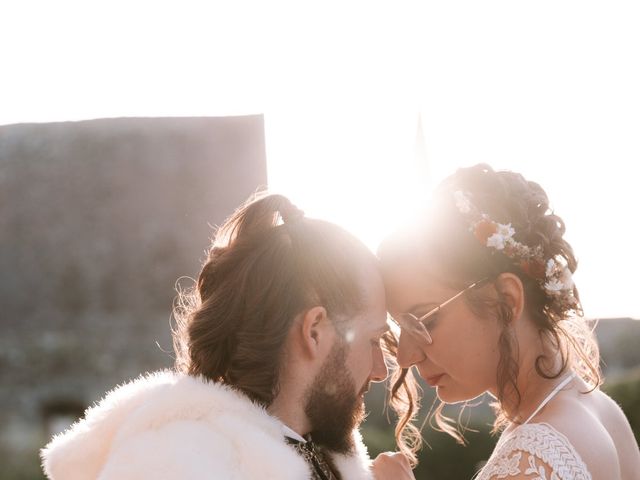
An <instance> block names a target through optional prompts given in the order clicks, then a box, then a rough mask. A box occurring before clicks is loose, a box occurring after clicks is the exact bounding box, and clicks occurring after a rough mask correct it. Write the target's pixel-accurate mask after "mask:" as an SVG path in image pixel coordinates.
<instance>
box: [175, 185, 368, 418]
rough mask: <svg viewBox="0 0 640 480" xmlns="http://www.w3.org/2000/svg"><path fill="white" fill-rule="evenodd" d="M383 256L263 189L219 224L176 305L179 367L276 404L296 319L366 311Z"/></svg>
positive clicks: (338, 318)
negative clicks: (370, 273) (322, 312)
mask: <svg viewBox="0 0 640 480" xmlns="http://www.w3.org/2000/svg"><path fill="white" fill-rule="evenodd" d="M371 265H374V266H375V265H377V260H376V258H375V257H374V255H373V254H372V253H371V252H370V251H369V250H368V249H367V247H366V246H364V245H363V244H362V243H361V242H359V241H358V240H357V239H356V238H355V237H353V236H352V235H350V234H349V233H347V232H346V231H344V230H343V229H341V228H340V227H338V226H336V225H333V224H331V223H328V222H324V221H321V220H316V219H310V218H306V217H304V214H303V213H302V212H301V211H300V210H298V209H297V208H296V207H295V206H294V205H293V204H292V203H291V202H290V201H289V200H288V199H287V198H286V197H284V196H282V195H266V196H264V195H261V196H257V197H256V198H255V199H252V200H250V201H248V202H247V203H246V204H245V205H243V206H242V207H240V208H239V209H238V210H237V211H236V212H235V213H234V214H233V215H232V216H231V217H230V218H229V219H228V220H227V221H226V222H225V223H224V225H222V227H220V228H219V230H218V231H217V234H216V236H215V238H214V240H213V243H212V245H211V247H210V249H209V251H208V255H207V258H206V261H205V262H204V265H203V267H202V270H201V272H200V274H199V276H198V279H197V282H196V285H195V287H194V288H193V289H190V290H187V291H183V292H180V293H179V295H178V297H177V301H176V304H175V306H174V319H175V321H176V325H175V327H174V329H173V343H174V349H175V351H176V365H175V366H176V369H177V370H178V371H180V372H183V373H186V374H189V375H194V376H202V377H204V378H205V379H208V380H210V381H214V382H220V383H224V384H227V385H230V386H233V387H234V388H237V389H239V390H240V391H241V392H243V393H244V394H246V395H247V396H248V397H249V398H250V399H252V400H253V401H255V402H257V403H259V404H261V405H263V406H268V405H270V404H271V402H272V401H273V399H274V397H275V396H276V395H277V393H278V377H279V371H280V367H281V364H282V362H283V346H284V343H285V339H286V337H287V334H288V332H289V329H290V327H291V325H292V322H293V320H294V319H295V317H296V316H297V315H299V314H300V313H302V312H303V311H305V310H307V309H309V308H312V307H313V306H316V305H322V306H324V307H325V308H326V310H327V313H328V316H329V318H331V319H332V321H334V323H336V324H340V323H341V322H343V321H347V320H348V317H350V316H353V315H354V314H355V313H357V312H359V311H361V309H362V306H363V305H362V302H363V295H362V289H361V285H362V282H361V278H362V275H363V271H364V269H365V268H371Z"/></svg>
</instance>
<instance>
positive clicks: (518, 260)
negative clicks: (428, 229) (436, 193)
mask: <svg viewBox="0 0 640 480" xmlns="http://www.w3.org/2000/svg"><path fill="white" fill-rule="evenodd" d="M453 197H454V199H455V203H456V207H457V208H458V210H459V211H460V213H462V214H463V215H465V216H466V217H468V218H469V219H470V220H471V224H470V226H469V231H470V232H471V233H473V235H474V236H475V237H476V239H478V241H479V242H480V243H481V244H483V245H484V246H486V247H488V248H492V249H494V250H495V251H498V252H501V253H502V254H503V255H505V256H506V257H507V258H509V259H511V260H512V261H513V263H514V264H515V265H517V266H518V267H520V269H521V270H522V271H523V272H524V273H525V274H526V275H528V276H529V277H531V278H533V279H535V280H537V281H538V283H539V284H540V287H541V288H542V289H543V290H544V292H545V293H546V294H547V295H549V296H550V297H553V298H554V299H557V300H558V301H559V302H560V303H561V305H562V306H563V307H568V308H571V309H575V308H576V307H577V306H578V300H577V298H576V297H575V296H574V294H573V290H574V283H573V277H572V275H571V270H569V266H568V264H567V260H566V259H565V258H564V257H563V256H562V255H555V256H554V257H552V258H549V259H548V260H546V261H545V258H544V249H543V248H542V246H541V245H536V246H535V247H530V246H528V245H525V244H524V243H522V242H519V241H517V240H516V239H514V238H513V236H514V235H515V233H516V232H515V230H514V229H513V227H512V226H511V224H510V223H507V224H506V225H505V224H502V223H498V222H495V221H494V220H492V219H491V218H490V217H489V215H487V214H486V213H482V212H480V211H479V210H478V209H477V207H476V206H475V205H474V204H473V203H472V202H471V199H470V194H469V193H468V192H463V191H461V190H456V191H455V192H454V193H453Z"/></svg>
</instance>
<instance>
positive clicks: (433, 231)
mask: <svg viewBox="0 0 640 480" xmlns="http://www.w3.org/2000/svg"><path fill="white" fill-rule="evenodd" d="M460 196H462V201H463V202H466V201H468V200H469V199H471V202H472V203H473V207H474V208H475V209H477V211H478V212H481V214H484V215H485V216H484V217H480V218H485V219H490V221H492V222H494V223H493V225H497V224H501V225H502V226H508V225H510V227H511V228H512V229H513V231H512V232H511V234H512V237H513V241H514V243H513V244H512V246H513V245H516V246H517V248H520V249H524V250H525V252H527V253H528V254H530V253H531V252H533V251H535V252H537V262H538V263H539V264H540V265H541V267H542V268H538V270H542V273H541V272H540V271H538V272H537V274H535V275H533V274H532V271H531V268H530V263H527V262H523V261H521V260H522V259H521V258H520V257H518V253H517V252H516V253H514V252H508V251H506V249H505V250H499V249H497V248H490V247H488V246H487V244H486V241H479V239H478V231H477V229H476V230H475V231H474V229H473V228H472V227H473V221H472V220H470V218H469V216H468V215H465V211H467V210H468V209H469V208H468V207H469V205H461V204H460V202H461V198H460ZM433 200H434V201H433V206H432V209H431V210H430V212H429V214H427V215H424V216H423V217H422V218H421V219H420V220H418V223H419V225H417V226H416V228H414V229H413V230H412V232H413V234H412V235H407V234H406V232H405V233H403V234H401V233H398V234H396V235H394V236H392V237H390V238H389V239H387V240H386V241H385V242H384V243H383V244H382V246H381V248H380V255H381V257H382V258H383V259H384V263H385V264H389V265H390V266H391V267H393V262H396V261H400V262H402V261H404V262H406V261H411V262H418V263H419V264H420V265H424V266H425V271H426V270H427V269H428V270H429V271H432V272H433V268H434V267H436V268H437V271H438V272H440V273H441V274H442V275H443V276H444V278H443V282H444V283H445V284H448V285H449V286H450V287H451V288H455V289H463V288H465V287H466V286H469V285H471V284H472V283H473V282H477V281H479V280H482V279H485V278H489V279H491V280H495V279H496V278H497V277H498V276H499V275H500V274H501V273H504V272H510V273H513V274H515V275H517V276H518V278H520V280H521V281H522V284H523V286H524V292H525V310H526V312H527V313H528V315H529V317H530V318H531V319H532V321H533V322H534V324H535V326H536V328H537V329H538V332H539V334H540V336H541V338H543V340H545V342H546V344H547V345H550V346H551V348H552V349H553V350H554V351H557V352H559V354H560V358H561V365H560V367H559V368H556V369H555V370H554V366H553V365H554V364H553V359H551V358H547V357H545V356H544V355H541V356H539V357H538V358H537V359H536V362H535V368H536V372H537V373H538V374H539V375H540V376H541V377H544V378H547V379H553V378H557V377H559V376H560V375H561V374H562V373H563V372H564V371H566V370H567V369H568V368H570V369H573V370H575V371H576V372H577V373H578V375H579V376H580V377H582V378H583V379H584V380H585V381H586V382H587V383H588V384H589V385H590V386H592V387H593V389H595V388H597V387H598V386H599V385H600V383H601V375H600V370H599V353H598V347H597V344H596V341H595V338H594V336H593V333H592V330H591V329H590V328H589V327H588V326H587V324H586V322H585V320H584V318H583V314H582V307H581V305H580V301H579V296H578V291H577V289H576V288H575V285H573V287H572V288H569V289H568V290H567V292H566V295H564V296H562V295H558V294H557V292H555V293H554V292H553V291H552V290H551V289H550V288H548V287H547V286H546V285H545V283H544V275H545V272H544V267H545V266H547V265H553V262H549V261H550V260H551V259H553V260H554V262H556V264H560V265H564V266H566V270H567V271H566V275H568V276H569V277H570V275H569V272H570V273H571V274H572V273H573V272H575V270H576V267H577V261H576V258H575V255H574V253H573V249H572V248H571V245H569V243H568V242H567V241H566V240H565V239H564V238H563V235H564V233H565V225H564V222H563V220H562V219H561V218H560V217H559V216H558V215H556V214H555V213H554V212H553V211H552V210H551V209H550V207H549V200H548V198H547V194H546V193H545V191H544V190H543V189H542V187H541V186H540V185H538V184H537V183H535V182H532V181H528V180H526V179H525V178H524V177H523V176H522V175H520V174H517V173H513V172H509V171H494V170H493V169H492V168H491V167H489V166H488V165H484V164H480V165H475V166H473V167H469V168H462V169H459V170H458V171H456V172H455V173H454V174H453V175H451V176H450V177H448V178H447V179H445V180H444V181H443V182H442V183H441V184H440V185H439V187H438V188H437V189H436V192H435V194H434V199H433ZM507 229H508V228H507ZM474 233H475V235H474ZM481 237H482V236H481ZM482 238H483V240H486V237H482ZM517 248H516V249H517ZM520 253H522V250H520ZM509 254H511V256H509ZM547 268H549V267H547ZM540 273H541V275H542V276H541V275H540ZM541 278H542V280H541ZM547 285H548V284H547ZM464 299H465V301H466V302H467V304H468V305H469V307H470V308H471V310H472V311H473V312H474V313H475V314H476V315H478V316H480V317H484V318H490V317H492V318H496V319H497V320H498V322H499V323H500V324H501V326H502V332H501V335H500V337H499V344H498V348H499V351H500V361H499V365H498V370H497V372H496V376H497V378H496V380H497V387H498V389H497V401H496V403H495V404H494V405H493V406H494V410H495V411H496V421H495V423H494V431H498V430H499V429H501V428H503V427H504V426H505V425H506V424H507V423H508V422H509V421H515V419H512V418H509V417H508V416H507V414H506V411H507V409H505V402H506V401H507V399H511V398H514V399H515V400H514V401H513V402H514V404H509V405H507V406H508V407H510V409H509V410H511V409H513V408H517V407H518V405H519V403H520V401H521V397H520V395H521V392H520V391H519V390H518V387H517V384H516V378H517V375H518V371H519V368H520V365H519V364H518V362H517V360H516V358H517V351H518V344H517V341H516V339H515V337H514V335H513V333H512V329H510V328H508V326H509V325H510V323H511V321H512V311H511V308H510V307H509V305H508V304H507V302H506V301H505V299H504V298H503V297H502V296H501V295H500V294H498V299H497V300H495V299H492V297H490V296H488V295H486V293H483V291H482V289H471V290H469V291H468V292H467V293H466V294H465V295H464ZM567 299H569V300H571V301H568V300H567ZM388 340H389V342H388V343H389V348H390V349H394V348H395V349H397V340H396V339H388ZM408 375H409V372H407V370H406V369H404V370H403V369H397V370H396V371H395V372H394V374H393V377H392V382H393V387H392V390H391V405H392V407H393V408H394V409H395V410H396V412H397V413H398V415H399V418H400V420H399V424H398V427H399V428H398V429H397V432H396V436H397V438H398V439H399V440H400V439H403V438H404V441H405V443H406V441H407V439H410V440H411V439H413V441H414V444H415V436H416V435H417V434H418V435H419V433H417V434H416V429H415V428H409V429H408V430H407V427H408V426H411V427H413V425H411V420H412V419H413V418H414V417H415V415H416V406H417V405H419V403H418V401H417V399H416V398H415V397H416V396H415V385H414V384H413V382H414V381H413V380H412V378H411V377H410V376H408ZM412 394H413V397H414V398H411V400H410V401H407V398H408V397H409V398H410V397H411V395H412ZM443 407H444V404H442V403H440V404H439V405H438V407H437V408H436V409H435V411H433V415H432V418H430V421H431V420H433V419H435V423H436V425H437V427H436V428H437V429H439V430H442V431H445V432H447V433H449V434H450V435H452V436H453V437H454V438H456V439H457V440H458V441H459V442H460V443H463V442H464V439H463V437H462V430H461V428H460V426H459V425H457V426H456V423H455V422H453V421H452V420H451V419H449V418H447V417H445V416H444V415H443V413H442V409H443ZM403 429H404V430H403Z"/></svg>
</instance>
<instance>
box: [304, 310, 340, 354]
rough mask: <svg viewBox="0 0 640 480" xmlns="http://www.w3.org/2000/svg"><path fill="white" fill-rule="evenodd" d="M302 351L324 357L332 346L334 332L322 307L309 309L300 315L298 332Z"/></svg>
mask: <svg viewBox="0 0 640 480" xmlns="http://www.w3.org/2000/svg"><path fill="white" fill-rule="evenodd" d="M298 335H299V340H300V345H301V347H302V351H303V352H304V353H305V354H307V355H309V356H311V357H315V356H318V355H324V354H325V353H326V352H328V350H329V349H330V348H331V345H333V341H334V339H333V337H334V336H335V330H334V328H333V325H332V324H331V321H330V320H329V317H328V315H327V310H326V309H325V308H324V307H322V306H316V307H313V308H310V309H309V310H307V311H305V312H304V313H303V314H302V318H301V321H300V329H299V332H298Z"/></svg>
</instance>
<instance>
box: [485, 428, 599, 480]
mask: <svg viewBox="0 0 640 480" xmlns="http://www.w3.org/2000/svg"><path fill="white" fill-rule="evenodd" d="M516 475H523V476H524V477H525V478H527V479H529V478H531V480H591V474H590V473H589V471H588V470H587V466H586V465H585V464H584V462H583V461H582V459H581V458H580V455H578V452H576V450H575V449H574V448H573V445H571V443H570V442H569V440H568V439H567V437H565V436H564V435H563V434H562V433H560V432H558V431H557V430H556V429H555V428H553V427H552V426H551V425H549V424H547V423H525V424H523V425H519V426H517V427H515V428H514V429H513V430H511V431H509V432H506V433H504V434H503V435H502V436H501V437H500V440H498V444H497V445H496V448H495V450H494V451H493V453H492V454H491V457H490V458H489V460H488V461H487V463H486V465H485V466H484V468H483V469H482V470H481V471H480V472H479V473H478V475H477V476H476V479H477V480H496V479H501V478H508V477H513V476H516Z"/></svg>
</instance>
